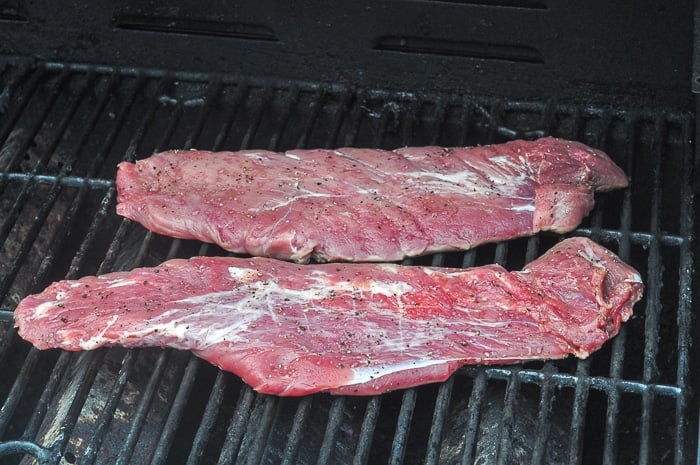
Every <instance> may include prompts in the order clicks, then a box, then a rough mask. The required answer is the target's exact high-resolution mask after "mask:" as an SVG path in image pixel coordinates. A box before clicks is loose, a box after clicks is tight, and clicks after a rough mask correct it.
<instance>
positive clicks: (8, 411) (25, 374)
mask: <svg viewBox="0 0 700 465" xmlns="http://www.w3.org/2000/svg"><path fill="white" fill-rule="evenodd" d="M38 356H39V351H38V350H37V349H35V348H34V347H32V348H31V349H30V350H29V353H28V354H27V357H26V358H25V359H24V362H23V363H22V369H21V370H20V372H19V375H17V377H16V378H15V382H14V383H13V384H12V389H10V393H9V394H8V396H7V400H6V401H5V403H4V404H3V406H2V408H0V436H4V435H5V431H6V429H7V427H8V426H9V424H10V418H11V417H12V414H13V413H14V412H15V409H16V408H17V405H18V404H19V401H20V399H21V398H22V392H24V390H25V389H26V387H27V383H28V381H29V377H30V376H31V375H32V372H33V371H34V367H35V366H36V362H37V358H38Z"/></svg>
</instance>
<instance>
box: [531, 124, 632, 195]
mask: <svg viewBox="0 0 700 465" xmlns="http://www.w3.org/2000/svg"><path fill="white" fill-rule="evenodd" d="M529 152H530V155H529V157H528V159H529V161H530V163H531V166H533V168H534V169H535V171H536V174H537V179H538V181H539V183H540V185H544V184H559V183H567V184H570V185H574V183H575V185H584V186H587V187H589V188H591V189H593V191H609V190H613V189H621V188H624V187H627V186H628V184H629V181H628V179H627V175H626V174H625V172H624V171H623V170H622V168H620V167H619V166H617V165H616V164H615V163H614V162H613V161H612V160H611V159H610V157H609V156H608V155H607V154H605V153H604V152H602V151H601V150H597V149H594V148H591V147H589V146H587V145H585V144H582V143H580V142H573V141H568V140H563V139H557V138H553V137H544V138H542V139H538V140H537V141H535V142H534V145H533V146H531V147H530V151H529ZM567 167H568V168H567ZM572 181H574V183H572Z"/></svg>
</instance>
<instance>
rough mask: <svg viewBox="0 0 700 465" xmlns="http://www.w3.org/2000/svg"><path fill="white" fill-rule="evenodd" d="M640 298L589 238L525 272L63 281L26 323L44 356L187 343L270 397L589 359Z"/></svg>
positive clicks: (37, 303) (193, 271) (248, 273)
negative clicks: (474, 368)
mask: <svg viewBox="0 0 700 465" xmlns="http://www.w3.org/2000/svg"><path fill="white" fill-rule="evenodd" d="M642 290H643V285H642V281H641V278H640V276H639V274H638V273H637V272H636V271H635V270H634V269H632V268H631V267H630V266H628V265H626V264H624V263H623V262H622V261H620V259H619V258H617V257H616V256H615V255H614V254H613V253H611V252H610V251H608V250H607V249H605V248H604V247H602V246H600V245H598V244H595V243H594V242H592V241H590V240H588V239H585V238H571V239H567V240H564V241H562V242H560V243H559V244H557V245H556V246H555V247H553V248H552V249H551V250H550V251H549V252H547V253H546V254H544V255H543V256H542V257H540V258H539V259H537V260H535V261H533V262H532V263H530V264H529V265H527V266H526V267H525V268H524V269H523V270H522V271H518V272H508V271H506V270H505V269H504V268H502V267H500V266H498V265H488V266H482V267H478V268H471V269H451V268H437V267H418V266H401V265H394V264H347V263H339V264H320V265H298V264H293V263H289V262H283V261H278V260H273V259H268V258H250V259H246V258H234V257H195V258H191V259H189V260H185V259H175V260H170V261H167V262H165V263H163V264H161V265H159V266H157V267H154V268H140V269H135V270H133V271H129V272H116V273H110V274H106V275H102V276H98V277H94V276H91V277H84V278H81V279H79V280H74V281H61V282H57V283H54V284H52V285H51V286H49V287H48V288H47V289H46V290H45V291H43V292H42V293H40V294H37V295H32V296H29V297H27V298H25V299H24V300H23V301H22V302H21V303H20V304H19V306H18V307H17V309H16V311H15V322H16V325H17V326H18V328H19V334H20V335H21V336H22V337H23V338H25V339H27V340H28V341H30V342H31V343H33V344H34V345H35V346H36V347H38V348H40V349H48V348H62V349H65V350H83V349H84V350H89V349H96V348H98V347H101V346H125V347H153V346H155V347H172V348H176V349H189V350H192V351H193V352H194V353H195V354H197V355H198V356H199V357H201V358H203V359H205V360H208V361H209V362H211V363H213V364H215V365H218V366H219V367H221V368H223V369H224V370H227V371H230V372H233V373H236V374H237V375H239V376H240V377H241V378H242V379H243V380H244V381H245V382H247V383H248V384H249V385H250V386H252V387H253V388H254V389H256V390H258V391H259V392H262V393H269V394H277V395H286V396H296V395H304V394H310V393H314V392H319V391H327V392H331V393H336V394H357V395H368V394H376V393H380V392H385V391H388V390H393V389H400V388H406V387H410V386H415V385H419V384H423V383H429V382H436V381H441V380H444V379H446V378H447V377H448V376H449V375H450V374H451V373H452V372H454V370H456V369H457V368H458V367H460V366H462V365H465V364H495V363H498V364H501V363H516V362H519V361H526V360H532V359H557V358H563V357H566V356H568V355H569V354H574V355H576V356H578V357H586V356H588V354H589V353H591V352H593V351H595V350H597V349H598V348H600V347H601V345H603V343H604V342H605V341H606V340H608V339H609V338H610V337H612V336H613V335H615V334H616V333H617V332H618V330H619V328H620V325H621V323H622V322H623V321H626V320H627V319H628V318H629V317H630V315H631V314H632V307H633V305H634V303H635V302H637V301H638V300H639V299H640V298H641V295H642Z"/></svg>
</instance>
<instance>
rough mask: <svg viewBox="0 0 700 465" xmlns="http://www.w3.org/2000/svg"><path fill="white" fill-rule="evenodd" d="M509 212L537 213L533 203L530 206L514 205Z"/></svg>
mask: <svg viewBox="0 0 700 465" xmlns="http://www.w3.org/2000/svg"><path fill="white" fill-rule="evenodd" d="M508 210H511V211H514V212H534V211H535V204H534V203H531V204H528V205H514V206H512V207H510V208H508Z"/></svg>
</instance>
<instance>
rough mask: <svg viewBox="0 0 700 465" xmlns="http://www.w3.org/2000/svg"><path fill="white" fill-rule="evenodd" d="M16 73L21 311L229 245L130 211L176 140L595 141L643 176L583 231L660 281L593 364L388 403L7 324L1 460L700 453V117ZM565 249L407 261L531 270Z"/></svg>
mask: <svg viewBox="0 0 700 465" xmlns="http://www.w3.org/2000/svg"><path fill="white" fill-rule="evenodd" d="M0 79H1V80H2V81H0V82H2V84H1V85H2V89H3V90H2V93H0V115H1V116H0V212H1V213H0V306H1V307H2V308H8V309H12V308H14V307H15V306H16V304H17V302H18V300H19V299H20V298H22V297H24V296H25V295H27V294H28V293H31V292H36V291H39V290H40V289H43V288H44V287H45V286H46V285H48V284H49V283H50V282H51V281H52V280H57V279H63V278H75V277H78V276H81V275H84V274H95V273H105V272H108V271H112V270H118V269H126V268H133V267H136V266H141V265H153V264H156V263H158V262H160V261H162V260H165V259H167V258H172V257H184V256H192V255H197V254H205V255H206V254H221V253H223V251H221V250H220V249H218V248H216V247H215V246H209V245H201V244H199V243H194V242H192V241H181V240H172V239H168V238H164V237H160V236H157V235H154V234H152V233H150V232H145V231H144V230H143V228H141V227H139V226H138V225H134V224H132V223H130V222H129V221H126V220H123V219H120V218H119V217H117V216H116V215H115V214H114V213H113V210H114V204H115V200H116V199H115V196H116V193H115V188H114V182H113V179H114V173H115V167H116V164H117V162H119V161H121V160H123V159H129V160H134V159H136V158H141V157H144V156H147V155H148V154H150V153H152V152H154V151H156V150H160V149H165V148H176V147H178V148H179V147H185V148H187V147H200V148H205V149H223V148H230V149H239V148H249V147H250V148H252V147H260V148H267V149H272V150H281V149H285V148H291V147H334V146H340V145H358V146H377V147H396V146H399V145H408V144H411V145H422V144H441V145H471V144H477V143H487V142H498V141H503V140H506V139H511V138H516V137H529V138H532V137H537V136H541V135H545V134H552V135H556V136H560V137H565V138H570V139H577V140H581V141H582V142H584V143H588V144H590V145H593V146H598V147H601V148H603V149H605V150H606V151H608V153H610V154H611V156H612V157H613V158H614V159H615V160H616V161H617V162H618V163H619V164H620V165H621V166H623V167H624V168H625V169H626V171H627V173H628V174H629V175H630V176H631V178H632V186H631V188H630V189H627V190H625V191H622V192H614V193H609V194H605V195H601V196H598V198H597V205H596V209H595V210H594V212H593V214H592V215H591V217H590V218H588V219H587V220H586V222H585V223H584V224H583V225H582V226H581V227H580V228H579V229H578V230H577V231H576V234H580V235H586V236H590V237H592V238H594V239H595V240H597V241H599V242H601V243H603V244H604V245H606V246H607V247H609V248H611V249H612V250H613V251H616V252H617V253H618V254H619V255H620V256H621V257H622V258H623V259H624V260H625V261H628V262H629V263H631V264H632V265H633V266H635V267H636V268H637V269H639V270H640V271H641V272H642V274H643V276H644V281H645V283H646V285H647V289H646V293H645V298H644V299H643V301H642V302H640V304H638V305H637V307H636V315H635V317H634V318H633V319H632V320H630V321H629V322H628V323H627V324H625V325H624V326H623V328H622V331H621V332H620V334H619V335H618V336H617V337H616V338H615V339H614V340H613V341H611V342H610V343H608V344H607V345H606V346H605V347H604V348H603V349H602V350H601V351H599V352H598V353H596V354H594V355H593V356H592V357H591V358H589V359H588V360H585V361H576V360H563V361H558V362H543V363H542V362H533V363H528V364H525V365H519V366H506V367H499V366H495V367H488V368H484V367H465V368H464V369H461V370H460V371H459V372H458V373H457V374H456V375H455V376H453V377H452V378H451V379H450V380H449V381H448V382H446V383H443V384H441V385H429V386H423V387H419V388H414V389H409V390H406V391H401V392H394V393H389V394H386V395H384V396H380V397H373V398H344V397H330V396H325V395H317V396H312V397H307V398H302V399H278V398H274V397H267V396H262V395H258V394H255V393H254V392H252V391H251V390H250V389H249V388H247V387H245V386H244V385H242V383H241V382H240V380H239V379H238V378H236V377H235V376H233V375H230V374H227V373H223V372H220V371H218V370H216V369H215V368H213V367H212V366H210V365H208V364H206V363H204V362H202V361H200V360H198V359H197V358H196V357H194V356H192V355H190V354H188V353H183V352H177V351H171V350H166V351H163V350H156V349H148V350H138V351H127V350H123V349H110V350H98V351H95V352H86V353H61V352H59V351H47V352H41V351H37V350H35V349H33V348H30V347H29V346H28V344H26V343H24V342H23V341H21V340H20V339H19V338H18V337H17V336H16V334H15V331H14V329H13V328H12V327H11V324H9V323H8V322H3V321H4V320H2V318H0V372H1V373H3V376H2V377H0V463H8V464H15V463H30V462H31V458H32V457H33V458H35V459H36V462H38V463H40V464H58V463H81V464H90V463H119V464H121V463H124V464H125V463H135V464H163V463H169V464H170V463H186V464H198V463H202V464H205V463H206V464H228V463H246V464H253V463H318V464H329V463H352V464H364V463H390V464H399V463H418V462H424V463H426V464H437V463H462V464H471V463H473V462H474V461H475V460H476V459H477V458H479V460H481V462H480V463H493V464H507V463H521V461H520V459H521V458H522V455H518V454H526V457H527V458H528V460H530V462H531V463H566V464H580V463H605V464H626V463H640V464H644V463H664V464H665V463H669V464H671V463H674V464H679V465H680V464H684V463H689V462H692V461H694V460H697V457H696V449H697V418H695V417H694V416H693V408H692V406H693V405H695V404H694V402H697V401H696V400H695V399H694V398H693V397H692V396H691V393H692V389H691V388H692V386H691V382H692V380H693V377H697V373H691V369H690V368H691V366H693V361H694V360H695V359H693V358H692V357H691V352H690V346H691V342H692V336H693V334H694V332H695V331H697V328H694V327H693V324H696V322H695V321H693V318H692V314H691V309H692V297H693V292H692V284H693V252H694V250H693V237H694V234H695V227H696V225H695V224H694V192H693V179H694V177H693V172H692V170H693V167H694V165H695V163H694V152H693V143H692V140H693V135H694V121H693V117H692V115H690V114H684V113H680V112H664V111H660V110H659V109H634V110H631V109H620V110H615V111H613V110H610V109H605V108H593V107H586V106H577V105H573V104H562V103H558V102H553V101H543V102H514V101H502V100H498V99H485V98H484V99H478V98H473V97H466V96H460V95H447V96H445V95H417V94H400V93H387V92H382V91H371V90H355V89H349V88H345V87H342V86H330V85H329V86H324V85H318V84H313V83H291V84H290V83H284V82H276V81H263V80H252V79H245V78H241V79H233V78H224V77H214V78H212V77H210V76H205V75H187V74H177V75H173V74H168V73H163V72H158V71H150V70H124V69H112V68H95V67H89V66H67V65H60V64H44V65H39V66H36V67H34V66H29V65H27V64H25V63H23V62H18V63H8V64H6V65H5V68H4V69H3V70H2V72H1V73H0ZM557 240H558V237H556V236H554V235H549V234H542V235H539V236H536V237H533V238H528V239H518V240H514V241H509V242H507V243H500V244H494V245H486V246H482V247H479V248H478V249H475V250H472V251H469V252H466V253H450V254H437V255H434V256H431V257H421V258H417V259H413V260H407V261H406V263H407V264H432V265H435V266H465V267H466V266H473V265H480V264H484V263H491V262H497V263H501V264H503V265H504V266H506V267H509V268H511V269H512V268H519V267H521V266H522V265H523V264H524V263H526V262H529V261H531V260H532V259H534V258H535V257H536V256H538V255H539V254H540V253H542V251H544V250H546V249H547V248H549V247H550V246H551V245H552V244H553V243H554V242H556V241H557ZM695 361H696V360H695ZM495 418H497V419H498V421H494V419H495ZM22 454H27V455H26V456H25V457H24V458H22Z"/></svg>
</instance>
